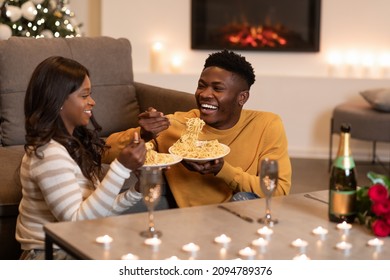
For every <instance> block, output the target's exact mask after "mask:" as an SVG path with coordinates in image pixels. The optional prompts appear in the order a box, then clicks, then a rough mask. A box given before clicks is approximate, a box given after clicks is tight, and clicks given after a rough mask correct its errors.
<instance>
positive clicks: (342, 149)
mask: <svg viewBox="0 0 390 280" xmlns="http://www.w3.org/2000/svg"><path fill="white" fill-rule="evenodd" d="M350 139H351V135H350V134H349V133H346V132H342V133H341V135H340V143H339V150H338V151H337V156H338V157H343V156H344V157H348V156H351V148H350V145H349V144H350Z"/></svg>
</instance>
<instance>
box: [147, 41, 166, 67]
mask: <svg viewBox="0 0 390 280" xmlns="http://www.w3.org/2000/svg"><path fill="white" fill-rule="evenodd" d="M150 70H151V71H152V72H154V73H162V72H163V71H164V67H163V44H162V43H161V42H156V43H154V44H153V45H152V48H151V51H150Z"/></svg>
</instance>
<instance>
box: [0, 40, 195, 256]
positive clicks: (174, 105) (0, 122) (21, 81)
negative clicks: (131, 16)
mask: <svg viewBox="0 0 390 280" xmlns="http://www.w3.org/2000/svg"><path fill="white" fill-rule="evenodd" d="M53 55H61V56H64V57H69V58H73V59H75V60H77V61H79V62H80V63H81V64H83V65H85V66H86V67H87V68H88V69H89V71H90V75H91V77H90V78H91V83H92V92H93V97H94V100H95V101H96V106H95V108H94V115H95V117H96V119H97V120H98V122H99V124H100V125H101V126H102V127H103V130H102V132H101V137H107V136H108V135H109V134H111V133H113V132H117V131H121V130H125V129H128V128H130V127H135V126H137V125H138V118H137V115H138V114H139V113H140V112H142V111H144V110H146V109H147V108H148V107H150V106H153V107H155V108H157V109H158V110H160V111H162V112H164V113H165V114H168V113H172V112H174V111H186V110H189V109H192V108H195V107H196V103H195V98H194V95H193V94H191V93H185V92H180V91H176V90H173V89H165V88H161V87H156V86H152V85H148V84H145V83H139V82H135V81H134V73H133V69H132V48H131V44H130V42H129V40H127V39H124V38H119V39H116V38H110V37H93V38H92V37H78V38H66V39H65V38H43V39H33V38H25V37H11V38H10V39H8V40H3V41H2V40H0V259H17V258H18V257H19V255H20V246H19V244H18V243H17V242H16V240H15V223H16V218H17V215H18V205H19V202H20V199H21V186H20V183H19V176H18V168H19V165H20V161H21V158H22V156H23V154H24V149H23V145H24V142H25V140H24V134H25V131H24V113H23V104H24V95H25V90H26V88H27V84H28V81H29V78H30V76H31V74H32V71H33V69H34V68H35V67H36V66H37V65H38V63H40V62H41V61H43V60H44V59H45V58H47V57H49V56H53ZM165 189H166V193H165V194H164V196H163V197H162V199H161V201H160V203H159V205H158V206H157V210H160V209H167V208H172V207H175V203H174V200H172V196H171V195H170V192H169V187H168V188H165ZM140 211H146V208H145V206H144V205H143V203H142V201H140V202H139V203H138V205H136V206H135V207H133V208H132V209H131V211H130V213H132V212H140Z"/></svg>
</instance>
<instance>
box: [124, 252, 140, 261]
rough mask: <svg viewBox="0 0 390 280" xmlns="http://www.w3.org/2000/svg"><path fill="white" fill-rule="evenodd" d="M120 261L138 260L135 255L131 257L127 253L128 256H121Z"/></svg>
mask: <svg viewBox="0 0 390 280" xmlns="http://www.w3.org/2000/svg"><path fill="white" fill-rule="evenodd" d="M121 259H122V260H138V259H139V258H138V256H137V255H133V254H131V253H128V254H126V255H123V256H122V257H121Z"/></svg>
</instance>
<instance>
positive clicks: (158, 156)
mask: <svg viewBox="0 0 390 280" xmlns="http://www.w3.org/2000/svg"><path fill="white" fill-rule="evenodd" d="M145 146H146V158H145V163H144V165H160V164H169V163H172V162H174V161H175V158H174V157H173V156H172V155H170V154H162V153H158V152H156V151H155V150H154V145H153V143H151V142H147V143H146V144H145Z"/></svg>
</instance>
